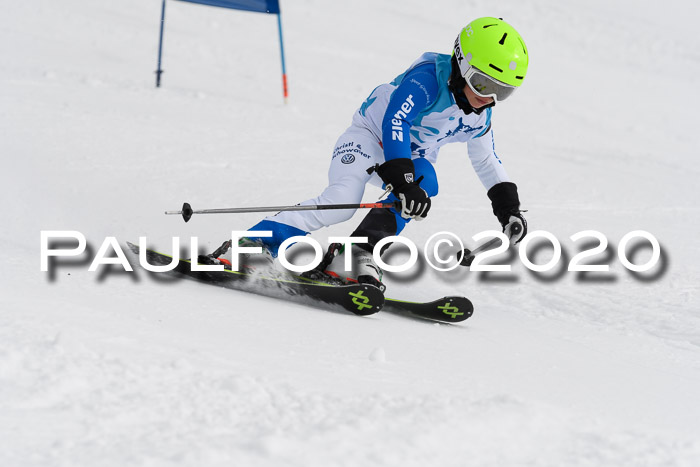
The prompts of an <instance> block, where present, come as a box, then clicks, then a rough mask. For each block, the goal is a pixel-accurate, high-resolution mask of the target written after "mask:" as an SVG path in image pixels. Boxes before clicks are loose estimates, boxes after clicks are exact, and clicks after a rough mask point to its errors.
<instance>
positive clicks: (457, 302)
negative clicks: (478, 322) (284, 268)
mask: <svg viewBox="0 0 700 467" xmlns="http://www.w3.org/2000/svg"><path fill="white" fill-rule="evenodd" d="M296 277H297V279H298V280H300V281H307V282H310V283H315V284H329V285H334V286H342V285H344V284H349V283H352V282H349V281H348V280H347V279H345V280H344V279H341V278H340V276H338V275H337V274H332V273H329V272H327V271H323V272H322V271H318V270H316V271H314V272H313V273H311V274H309V275H307V276H296ZM382 311H388V312H390V313H393V314H397V315H404V316H411V317H414V318H420V319H426V320H430V321H439V322H441V323H459V322H461V321H464V320H466V319H468V318H469V317H471V316H472V314H474V305H473V304H472V302H471V300H469V299H468V298H467V297H463V296H459V295H455V296H448V297H443V298H440V299H438V300H433V301H431V302H410V301H406V300H398V299H395V298H389V297H385V298H384V307H383V308H382Z"/></svg>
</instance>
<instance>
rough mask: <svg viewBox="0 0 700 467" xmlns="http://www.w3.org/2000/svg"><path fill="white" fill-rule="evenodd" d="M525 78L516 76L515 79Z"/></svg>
mask: <svg viewBox="0 0 700 467" xmlns="http://www.w3.org/2000/svg"><path fill="white" fill-rule="evenodd" d="M523 78H525V77H524V76H516V77H515V79H523Z"/></svg>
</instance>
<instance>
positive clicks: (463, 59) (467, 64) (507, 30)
mask: <svg viewBox="0 0 700 467" xmlns="http://www.w3.org/2000/svg"><path fill="white" fill-rule="evenodd" d="M453 56H454V58H455V59H456V60H457V63H458V66H459V72H460V74H461V76H462V77H463V78H464V79H465V80H466V82H467V84H469V87H470V88H471V90H472V91H474V92H475V93H476V94H477V95H479V96H481V97H493V98H494V100H495V101H497V102H499V101H502V100H504V99H506V98H508V96H510V95H511V94H512V93H513V91H515V89H516V88H517V87H519V86H520V85H521V84H522V82H523V80H524V79H525V74H526V73H527V65H528V56H527V47H526V46H525V42H524V41H523V38H522V37H521V36H520V34H518V31H516V30H515V29H514V28H513V26H511V25H510V24H508V23H506V22H505V21H503V20H502V19H500V18H490V17H486V18H478V19H475V20H474V21H472V22H471V23H469V24H467V26H466V27H465V28H464V29H462V31H461V32H460V33H459V36H457V40H455V45H454V53H453Z"/></svg>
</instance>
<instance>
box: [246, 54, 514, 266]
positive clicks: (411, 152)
mask: <svg viewBox="0 0 700 467" xmlns="http://www.w3.org/2000/svg"><path fill="white" fill-rule="evenodd" d="M450 59H451V57H450V55H444V54H437V53H425V54H423V55H422V56H421V57H420V58H419V59H418V60H416V61H415V62H414V63H413V64H412V65H411V66H410V67H409V68H408V70H406V71H405V72H404V73H402V74H401V75H399V76H397V77H396V79H394V80H393V81H392V82H391V83H387V84H382V85H380V86H378V87H377V88H375V89H374V91H372V93H371V94H370V95H369V97H367V99H366V100H365V101H364V102H363V104H362V105H361V106H360V108H359V109H358V110H357V112H356V113H355V114H354V116H353V119H352V125H350V127H349V128H348V129H347V130H346V131H345V133H343V134H342V135H341V136H340V138H338V141H337V143H336V145H335V149H334V150H333V154H332V158H331V164H330V168H329V170H328V187H326V189H325V190H323V192H322V193H321V194H320V195H319V196H317V197H315V198H312V199H309V200H307V201H304V202H302V203H300V204H302V205H309V204H315V205H321V204H346V203H348V204H349V203H353V204H354V203H360V202H362V196H363V194H364V190H365V185H366V184H367V183H372V184H374V185H377V186H379V187H383V182H382V180H381V179H380V178H379V177H378V176H377V175H376V174H372V175H370V174H368V173H367V169H368V168H370V167H373V166H374V165H376V164H382V163H383V162H385V161H387V160H390V159H394V158H398V157H405V158H411V159H413V162H414V166H415V177H416V180H417V179H418V178H419V177H421V176H422V177H423V179H422V181H421V182H420V186H421V188H423V189H424V190H425V191H426V193H427V194H428V196H430V197H434V196H436V195H437V193H438V180H437V175H436V173H435V169H434V167H433V164H434V163H435V162H436V160H437V156H438V152H439V151H440V148H441V147H442V146H443V145H445V144H448V143H458V142H465V143H467V149H468V153H469V159H470V161H471V163H472V166H473V168H474V170H475V171H476V173H477V175H478V177H479V179H480V180H481V182H482V184H483V185H484V187H485V188H486V190H488V189H489V188H491V187H492V186H494V185H496V184H497V183H501V182H506V181H510V180H509V178H508V176H507V174H506V172H505V170H504V168H503V165H502V164H501V161H500V160H499V158H498V156H496V153H495V151H494V140H493V130H492V128H491V113H492V109H491V108H487V109H486V110H485V111H483V112H482V113H481V114H476V113H470V114H465V113H464V112H463V111H462V110H461V109H460V108H459V107H458V106H457V104H456V103H455V100H454V97H453V95H452V93H451V92H450V90H449V89H448V87H447V84H448V78H449V76H450V72H451V63H450ZM395 199H396V198H394V197H393V195H390V196H389V198H388V201H395ZM354 213H355V211H354V210H350V209H348V210H322V211H285V212H281V213H278V214H277V215H275V216H269V217H267V218H265V220H263V221H262V222H260V223H258V224H257V225H255V226H254V227H252V228H251V229H250V230H256V231H259V230H271V231H272V232H273V236H272V237H268V238H264V237H263V238H261V240H262V241H263V242H264V243H265V244H266V245H267V246H268V247H269V248H270V249H271V250H272V252H273V254H276V253H277V248H278V247H279V245H280V243H282V242H283V241H284V240H286V239H287V238H289V237H292V236H296V235H306V234H308V233H309V232H312V231H315V230H318V229H320V228H321V227H327V226H329V225H333V224H337V223H340V222H343V221H346V220H348V219H350V218H351V217H352V216H353V214H354ZM395 216H396V221H397V222H396V225H397V228H396V230H397V231H396V234H398V233H400V232H401V230H403V228H404V227H405V225H406V223H407V222H408V220H406V219H404V218H403V217H401V215H400V214H399V213H397V212H396V213H395Z"/></svg>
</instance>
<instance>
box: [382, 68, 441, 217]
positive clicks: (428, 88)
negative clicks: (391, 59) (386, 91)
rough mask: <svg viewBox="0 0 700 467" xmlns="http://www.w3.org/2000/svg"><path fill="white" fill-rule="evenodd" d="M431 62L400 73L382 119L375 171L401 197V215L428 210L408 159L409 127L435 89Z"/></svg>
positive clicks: (425, 199) (420, 213)
mask: <svg viewBox="0 0 700 467" xmlns="http://www.w3.org/2000/svg"><path fill="white" fill-rule="evenodd" d="M434 70H435V67H434V65H433V64H425V65H421V66H419V67H416V68H415V69H414V70H411V71H410V72H409V73H407V74H406V76H404V78H403V80H402V81H401V84H399V86H398V87H397V88H396V89H395V90H394V92H393V94H392V95H391V99H389V104H388V106H387V110H386V113H385V114H384V118H383V120H382V145H383V147H384V159H385V161H386V162H384V163H383V164H382V165H380V166H378V167H377V174H378V175H379V177H380V178H381V179H382V180H383V181H384V183H385V184H386V185H387V186H390V187H391V189H392V192H393V194H394V195H395V196H396V197H397V198H398V199H399V200H400V201H401V216H403V217H404V218H406V219H409V218H413V219H416V220H421V219H424V218H425V216H427V215H428V211H429V210H430V204H431V202H430V197H428V194H427V193H426V192H425V190H423V189H422V188H421V187H420V185H419V183H418V181H417V180H414V178H415V168H414V167H413V161H412V160H411V134H410V133H409V130H410V128H411V125H412V123H413V121H414V120H415V119H416V117H417V116H418V114H419V113H420V112H421V111H422V110H423V109H425V108H426V107H428V106H429V105H430V104H431V103H432V102H433V100H434V99H435V96H436V95H437V92H438V84H437V78H436V77H435V71H434Z"/></svg>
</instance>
